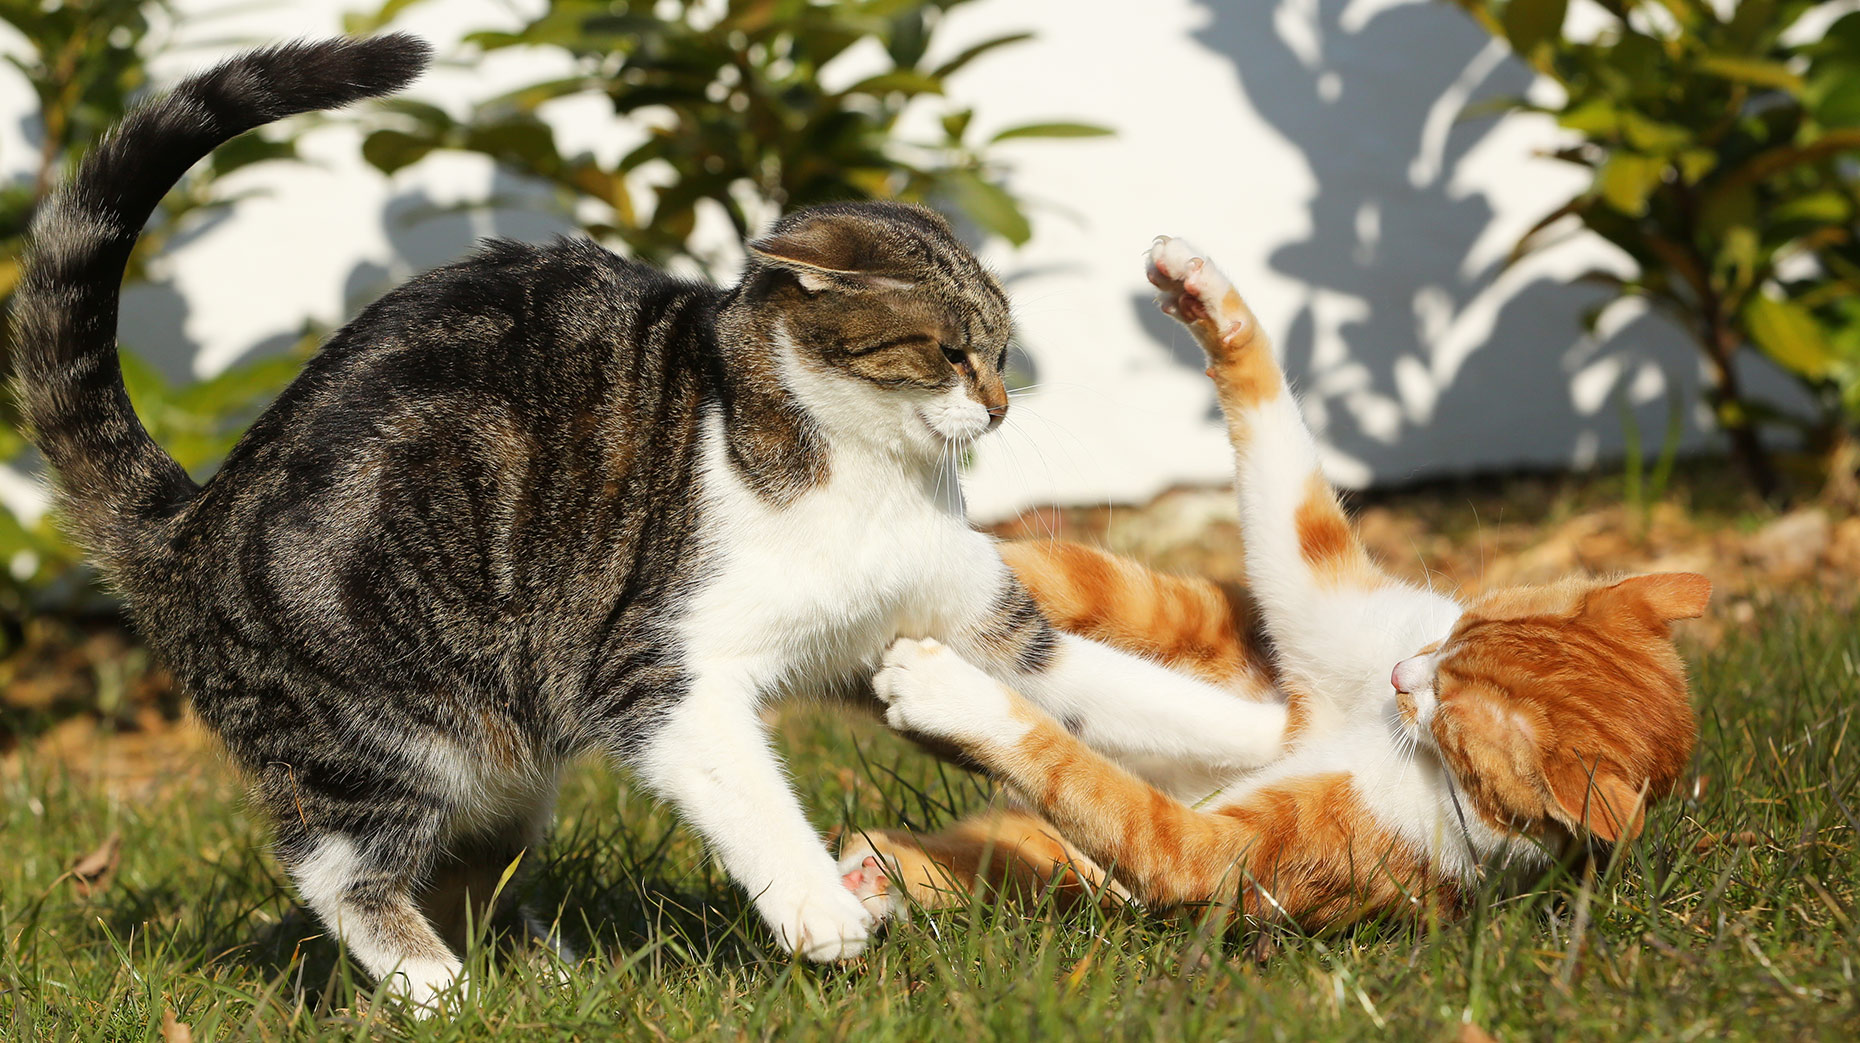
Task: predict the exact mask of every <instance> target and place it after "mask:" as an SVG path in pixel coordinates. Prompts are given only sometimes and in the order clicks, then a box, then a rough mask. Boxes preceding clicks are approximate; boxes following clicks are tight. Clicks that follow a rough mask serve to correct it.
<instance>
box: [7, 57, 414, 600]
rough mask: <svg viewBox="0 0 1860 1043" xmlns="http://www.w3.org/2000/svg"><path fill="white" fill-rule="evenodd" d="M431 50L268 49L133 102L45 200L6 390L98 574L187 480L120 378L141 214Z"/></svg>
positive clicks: (171, 503)
mask: <svg viewBox="0 0 1860 1043" xmlns="http://www.w3.org/2000/svg"><path fill="white" fill-rule="evenodd" d="M430 53H431V49H430V48H429V47H428V46H427V45H426V43H425V42H424V41H421V40H419V39H416V38H414V37H411V36H406V35H403V34H399V33H393V34H387V35H383V36H376V37H372V38H369V39H354V40H325V41H317V42H299V43H289V44H283V45H280V46H276V47H267V48H264V49H262V50H257V51H252V52H249V53H247V54H242V55H240V56H238V57H236V58H233V59H231V60H229V61H227V62H224V63H223V64H221V65H218V66H216V67H214V68H212V69H210V70H208V71H206V72H204V73H200V74H199V75H196V76H193V77H191V78H189V79H187V80H184V81H182V83H181V84H180V85H179V86H177V87H175V88H174V89H173V90H171V91H169V92H168V93H167V94H165V95H163V96H161V97H159V98H156V99H154V100H152V101H149V102H147V103H145V104H143V105H141V106H139V107H138V108H136V109H135V110H134V111H133V112H131V113H130V114H129V115H128V116H127V117H126V118H125V119H124V120H123V122H122V123H121V124H119V125H118V126H117V128H116V129H115V130H114V131H113V132H112V133H111V134H110V135H109V136H107V137H106V138H104V139H103V140H102V141H100V142H98V143H97V145H96V146H95V147H93V148H92V149H91V150H90V152H89V153H88V154H86V155H85V157H84V160H83V162H82V163H81V164H80V165H79V167H78V170H77V174H76V175H75V176H74V177H72V178H71V180H70V181H68V182H67V183H65V184H64V185H63V186H62V187H60V188H59V189H58V191H57V192H55V193H54V194H53V195H52V196H51V198H50V199H49V200H47V201H46V203H45V204H44V205H43V206H42V207H41V208H40V210H39V213H38V216H37V217H36V218H35V219H34V221H33V225H32V245H31V248H30V251H29V253H28V254H27V257H26V261H25V274H24V276H23V277H22V279H21V281H20V286H19V292H18V294H17V295H16V296H15V297H14V299H13V323H14V344H15V357H14V364H15V372H16V374H17V375H16V377H15V393H16V394H17V396H18V398H19V404H20V412H21V414H22V415H23V416H24V418H25V421H26V424H27V426H28V429H29V430H30V431H31V433H32V438H33V441H34V442H35V443H36V444H37V445H38V447H39V450H40V452H42V453H44V454H45V459H46V461H47V462H48V463H50V464H51V466H52V469H53V471H54V472H55V488H56V495H57V500H58V505H59V508H60V510H61V511H62V512H63V514H64V521H65V525H66V528H67V530H68V531H70V532H71V534H72V535H73V536H74V537H76V538H77V539H78V541H79V542H80V543H82V544H84V545H85V547H86V549H88V550H89V551H90V552H91V554H92V555H93V556H94V560H95V561H96V562H97V564H98V565H99V566H100V567H101V568H102V569H103V570H104V572H105V574H106V575H108V574H110V573H112V572H115V571H117V570H118V569H121V568H122V567H124V566H126V565H128V564H129V563H130V562H131V561H133V560H134V558H135V557H137V555H136V553H135V551H136V549H137V547H138V545H139V544H140V543H142V542H144V541H145V540H146V530H147V528H148V526H149V524H150V523H151V522H153V521H155V520H158V519H160V518H163V517H166V516H168V515H170V514H172V513H173V512H174V511H175V510H177V509H178V508H180V507H181V506H182V505H183V504H184V503H186V502H187V500H188V499H190V498H191V497H192V496H193V494H194V493H195V492H196V491H197V487H196V486H195V485H194V482H193V481H192V479H190V478H189V477H188V476H187V473H186V472H185V471H183V470H182V469H181V467H180V465H179V464H177V463H175V461H174V459H173V458H172V457H170V456H169V455H168V454H167V453H166V452H164V451H163V450H162V448H161V446H159V445H157V444H155V441H154V439H152V438H150V437H149V434H148V432H147V431H146V430H144V429H143V427H142V422H141V421H140V420H139V419H137V417H136V414H135V410H134V409H133V408H132V407H131V406H130V403H129V394H128V392H127V391H126V390H125V389H124V387H123V375H122V369H121V366H120V365H119V364H118V361H117V356H116V312H117V302H118V297H119V296H120V293H121V286H122V278H123V269H124V266H125V265H126V264H127V263H128V261H129V255H130V251H131V250H132V249H134V247H135V245H136V239H137V237H138V236H140V235H141V232H142V226H143V225H144V224H145V223H146V222H147V221H148V218H149V215H150V214H151V213H153V212H154V210H155V207H156V205H157V204H158V203H160V202H161V198H162V196H164V195H166V194H167V192H168V189H170V188H172V187H173V186H174V184H175V182H177V181H179V180H180V179H181V175H183V174H185V173H186V172H187V168H189V167H191V166H193V165H194V164H195V163H196V162H198V161H199V160H200V159H202V158H203V157H205V156H206V155H207V154H208V153H210V152H212V151H213V150H214V149H215V148H217V147H218V146H219V145H221V144H222V143H224V142H226V141H229V140H231V139H232V138H234V137H236V136H238V135H240V134H243V133H245V132H246V131H248V130H251V129H253V128H255V127H259V126H262V125H264V124H266V123H270V122H272V121H273V120H278V119H282V118H284V117H285V116H290V115H294V114H296V113H300V112H310V111H313V110H317V109H330V108H335V107H338V106H341V105H346V104H349V103H350V102H353V101H359V100H360V99H363V98H368V97H374V96H377V95H382V94H390V93H392V92H394V91H397V90H399V89H400V88H402V87H404V86H406V85H407V84H408V83H409V82H411V81H412V80H413V79H414V78H415V77H416V76H418V75H419V74H420V72H421V70H423V69H424V68H425V67H426V62H427V58H428V57H429V55H430Z"/></svg>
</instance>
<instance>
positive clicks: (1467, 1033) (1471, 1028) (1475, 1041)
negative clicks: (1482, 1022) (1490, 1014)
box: [1453, 1021, 1498, 1043]
mask: <svg viewBox="0 0 1860 1043" xmlns="http://www.w3.org/2000/svg"><path fill="white" fill-rule="evenodd" d="M1453 1043H1498V1040H1496V1039H1493V1038H1492V1034H1491V1033H1490V1032H1487V1031H1486V1030H1484V1029H1482V1028H1480V1027H1479V1026H1477V1025H1475V1024H1473V1023H1472V1022H1470V1021H1462V1022H1460V1031H1459V1033H1458V1034H1457V1035H1455V1036H1454V1037H1453Z"/></svg>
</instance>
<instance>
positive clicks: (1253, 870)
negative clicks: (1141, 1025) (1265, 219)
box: [841, 238, 1710, 929]
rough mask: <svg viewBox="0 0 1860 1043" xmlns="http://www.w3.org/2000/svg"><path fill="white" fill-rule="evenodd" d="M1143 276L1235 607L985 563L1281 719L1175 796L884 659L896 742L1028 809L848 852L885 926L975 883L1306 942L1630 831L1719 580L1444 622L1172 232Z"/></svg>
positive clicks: (1231, 295) (1127, 576)
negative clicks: (1244, 763) (1233, 505)
mask: <svg viewBox="0 0 1860 1043" xmlns="http://www.w3.org/2000/svg"><path fill="white" fill-rule="evenodd" d="M1149 276H1150V280H1151V281H1152V282H1153V283H1155V284H1156V286H1157V287H1158V288H1159V289H1160V291H1161V294H1160V302H1161V304H1162V307H1163V310H1165V311H1167V312H1169V313H1170V314H1171V315H1174V316H1176V317H1177V318H1178V319H1180V320H1181V321H1182V322H1183V323H1184V324H1185V325H1186V326H1187V327H1188V328H1189V329H1190V330H1191V331H1192V332H1193V334H1194V336H1195V338H1196V340H1197V341H1198V342H1199V343H1200V344H1201V346H1202V348H1203V349H1204V350H1205V351H1206V353H1207V357H1208V360H1209V370H1208V372H1209V375H1210V376H1212V377H1213V379H1214V382H1215V385H1216V387H1217V389H1218V391H1219V395H1220V401H1221V406H1222V409H1223V410H1224V412H1225V414H1226V417H1227V423H1228V430H1229V433H1230V437H1231V439H1232V442H1233V447H1234V454H1235V469H1236V472H1237V476H1238V485H1239V495H1240V505H1241V522H1242V528H1243V534H1244V539H1245V544H1246V559H1245V560H1246V580H1247V584H1246V587H1245V588H1244V589H1229V588H1222V587H1220V586H1217V585H1216V584H1213V583H1211V582H1208V581H1205V580H1199V579H1187V578H1181V577H1174V576H1163V575H1158V574H1155V573H1152V572H1150V571H1148V570H1146V569H1144V568H1143V567H1141V566H1139V565H1137V564H1135V563H1133V562H1129V561H1124V560H1121V559H1118V558H1116V557H1113V556H1111V555H1108V554H1105V553H1102V552H1100V551H1096V550H1092V549H1089V548H1085V547H1079V546H1072V545H1066V544H1020V545H1010V546H1008V547H1005V548H1004V556H1005V557H1006V559H1007V561H1008V562H1009V564H1010V565H1011V566H1012V567H1013V568H1014V570H1015V571H1016V572H1017V573H1018V574H1019V576H1020V578H1021V580H1022V581H1023V582H1024V583H1025V584H1026V585H1027V587H1028V588H1029V589H1030V590H1031V591H1032V593H1033V595H1034V597H1035V599H1036V600H1037V601H1038V602H1039V604H1040V607H1041V608H1042V610H1044V611H1045V612H1046V614H1047V615H1048V617H1049V618H1050V619H1051V620H1052V621H1053V622H1054V623H1055V624H1056V625H1058V626H1059V627H1061V628H1062V629H1065V630H1068V631H1071V632H1073V633H1077V634H1080V635H1085V636H1090V637H1092V638H1096V639H1098V640H1102V641H1105V642H1107V643H1110V644H1113V645H1117V646H1120V647H1122V648H1124V649H1126V650H1129V651H1133V652H1137V653H1140V654H1144V655H1147V656H1150V657H1153V658H1156V659H1159V660H1161V661H1162V662H1165V663H1167V664H1169V665H1170V666H1172V667H1174V668H1177V669H1180V670H1182V671H1184V672H1186V673H1190V674H1194V675H1197V676H1199V677H1202V678H1204V679H1208V680H1213V681H1216V682H1217V683H1221V684H1223V685H1225V686H1226V687H1228V688H1229V689H1230V690H1232V691H1233V692H1234V693H1235V696H1236V697H1237V698H1243V699H1254V700H1261V701H1283V702H1284V703H1285V705H1286V708H1287V716H1288V724H1287V733H1286V744H1285V750H1284V753H1283V755H1282V756H1280V757H1279V758H1278V759H1277V760H1275V761H1274V762H1272V763H1271V764H1269V765H1267V766H1265V767H1263V768H1259V769H1254V770H1250V771H1245V772H1238V773H1230V774H1229V776H1228V777H1225V778H1220V779H1218V780H1215V781H1214V782H1213V783H1212V784H1209V783H1208V782H1206V781H1202V782H1199V783H1198V782H1197V781H1196V780H1197V778H1198V777H1199V773H1198V772H1197V771H1196V770H1195V768H1196V766H1194V765H1184V766H1183V767H1185V768H1187V769H1188V770H1186V771H1184V772H1180V773H1176V774H1173V775H1172V774H1171V773H1170V772H1168V771H1167V770H1164V769H1165V768H1166V766H1162V765H1155V764H1148V765H1135V764H1129V763H1119V762H1117V761H1113V760H1112V759H1109V758H1107V757H1105V756H1104V755H1102V754H1100V753H1098V752H1096V751H1094V750H1092V749H1090V748H1088V747H1087V746H1086V745H1084V744H1083V743H1081V742H1080V741H1079V740H1078V739H1077V738H1075V737H1074V736H1073V735H1072V734H1071V733H1070V732H1069V731H1068V728H1067V726H1066V725H1065V724H1064V723H1062V722H1060V721H1057V720H1054V719H1053V718H1052V717H1049V716H1047V715H1046V714H1045V713H1042V712H1041V711H1040V710H1039V709H1038V708H1036V707H1035V706H1034V705H1033V704H1032V703H1031V702H1029V701H1028V700H1026V699H1024V698H1022V697H1021V696H1020V695H1019V694H1017V693H1016V692H1014V691H1013V690H1011V689H1010V688H1008V687H1006V686H1004V685H1002V684H1000V683H998V682H996V681H995V680H993V679H991V678H990V677H989V676H988V675H987V674H985V673H983V672H982V671H981V670H979V669H977V668H976V667H974V666H971V665H969V664H968V663H967V662H965V661H964V660H963V659H962V658H960V657H959V656H958V655H957V654H956V653H955V652H953V651H951V650H949V649H948V648H946V647H944V646H942V645H940V644H938V643H936V642H934V641H912V640H906V641H900V642H898V643H897V644H896V645H894V646H893V647H892V649H891V651H890V653H889V654H888V656H887V658H886V663H885V666H884V668H883V670H882V671H881V672H880V673H879V674H878V676H877V677H876V678H875V680H874V686H875V688H876V691H877V693H878V696H879V698H880V699H881V700H882V701H884V702H885V703H886V704H887V706H888V709H887V711H886V719H887V720H888V721H889V723H890V724H891V725H892V726H893V727H895V728H898V729H901V730H904V731H906V732H910V733H914V734H918V735H923V736H928V737H930V738H932V739H935V740H940V741H943V742H947V743H952V744H954V745H955V746H957V747H958V748H959V749H960V750H961V751H962V752H963V753H964V754H966V755H967V756H968V757H969V758H971V759H973V760H974V761H975V762H977V763H979V764H980V765H982V766H983V767H984V768H986V769H987V770H988V771H989V772H990V773H992V774H993V775H994V776H995V777H996V778H998V779H1000V780H1001V781H1002V782H1003V783H1005V784H1006V785H1007V787H1008V788H1009V790H1010V791H1011V792H1012V793H1013V794H1014V795H1015V796H1017V797H1018V798H1019V799H1020V800H1021V801H1023V802H1024V804H1025V807H1026V808H1027V809H1028V810H1026V811H1018V810H1016V811H997V812H992V813H988V814H985V815H982V816H980V817H977V818H972V819H970V820H966V821H964V822H961V823H958V824H957V825H955V826H954V827H952V828H950V829H948V830H946V831H943V832H941V833H937V834H934V835H928V836H915V835H911V834H907V833H902V832H898V831H882V832H881V831H875V832H869V833H862V834H858V835H854V836H851V837H849V838H848V841H847V843H846V844H845V845H844V847H843V849H842V859H841V868H842V870H844V871H845V872H846V876H845V883H846V885H847V886H848V887H849V888H851V889H853V890H854V891H855V892H856V893H858V894H859V895H860V896H861V897H862V898H863V899H864V900H865V901H866V903H867V905H868V906H870V907H872V908H873V909H874V911H875V913H876V914H877V915H880V916H885V915H890V916H899V915H902V914H904V913H905V912H906V911H907V909H908V906H909V903H910V901H915V902H917V903H921V904H923V905H926V906H932V907H934V906H939V905H948V904H952V903H959V902H963V901H966V900H967V898H966V892H967V891H968V890H970V889H971V888H973V887H975V886H977V885H980V884H985V885H989V886H992V887H997V888H1004V889H1006V890H1007V891H1009V892H1013V893H1019V894H1022V895H1025V894H1032V893H1035V892H1037V891H1040V890H1042V889H1045V888H1048V887H1050V888H1053V889H1055V891H1056V894H1057V897H1058V899H1059V900H1060V901H1061V902H1062V903H1064V902H1067V901H1075V900H1078V899H1081V898H1087V899H1094V900H1103V899H1105V898H1107V897H1109V898H1112V899H1126V900H1129V899H1134V900H1135V901H1137V902H1139V903H1141V904H1142V905H1143V906H1145V907H1147V908H1149V909H1154V910H1167V909H1173V908H1178V907H1183V906H1191V905H1211V906H1214V907H1216V908H1217V909H1220V910H1223V911H1225V912H1228V913H1232V912H1239V913H1242V914H1244V915H1246V916H1249V917H1264V918H1272V919H1280V920H1284V921H1290V922H1293V923H1296V924H1299V925H1301V926H1303V927H1305V928H1308V929H1319V928H1325V927H1335V926H1340V925H1342V924H1345V923H1348V922H1350V921H1353V920H1357V919H1361V918H1365V917H1376V916H1383V915H1394V916H1402V917H1406V916H1419V915H1422V914H1423V913H1425V912H1428V911H1436V912H1441V913H1446V914H1451V913H1452V912H1453V911H1454V910H1455V909H1456V907H1457V906H1458V904H1459V899H1460V897H1461V895H1462V894H1463V891H1464V888H1465V887H1466V886H1467V885H1468V884H1469V883H1470V882H1471V881H1472V880H1473V879H1474V878H1475V877H1476V875H1477V874H1478V873H1479V872H1480V870H1481V867H1482V866H1485V865H1490V864H1496V863H1499V862H1506V863H1508V864H1510V865H1512V866H1519V865H1521V864H1522V865H1524V866H1529V865H1531V864H1539V863H1542V862H1543V861H1545V860H1546V859H1548V858H1549V857H1550V856H1551V854H1552V853H1553V852H1555V851H1556V850H1557V849H1559V848H1561V847H1562V846H1563V845H1564V844H1565V843H1567V842H1569V841H1571V840H1573V839H1575V838H1578V837H1582V836H1587V837H1591V838H1594V839H1595V840H1598V841H1601V842H1603V843H1607V844H1613V843H1615V842H1618V841H1621V840H1624V839H1628V838H1631V837H1633V836H1634V835H1635V834H1636V833H1637V832H1638V831H1639V829H1640V827H1641V823H1642V816H1643V813H1644V810H1645V806H1646V804H1647V802H1648V801H1650V800H1652V799H1655V798H1658V797H1660V796H1663V795H1665V794H1666V793H1668V792H1669V791H1670V790H1671V789H1672V788H1673V786H1674V784H1675V782H1676V781H1677V779H1678V777H1679V774H1680V772H1681V771H1682V770H1683V769H1684V767H1685V765H1686V763H1687V761H1688V758H1689V757H1690V754H1691V750H1692V745H1693V740H1694V736H1695V734H1696V731H1697V726H1696V722H1695V720H1694V717H1693V713H1692V709H1691V705H1690V702H1689V701H1688V697H1687V690H1686V678H1685V673H1684V669H1683V667H1682V665H1681V662H1680V659H1679V656H1678V655H1677V654H1676V653H1675V652H1674V650H1673V647H1672V644H1671V641H1670V627H1671V624H1672V622H1673V621H1674V620H1679V619H1688V618H1692V617H1695V616H1698V615H1699V614H1700V613H1701V612H1703V611H1704V608H1705V604H1706V601H1707V599H1708V598H1709V596H1710V584H1709V583H1708V582H1707V581H1706V580H1705V579H1704V578H1703V577H1701V576H1697V575H1691V574H1662V575H1652V576H1640V577H1635V578H1632V579H1626V580H1621V581H1618V582H1605V581H1595V580H1586V579H1579V580H1570V581H1567V582H1564V583H1561V584H1557V585H1553V586H1547V587H1524V588H1515V589H1509V590H1501V591H1497V592H1494V593H1491V594H1487V595H1485V596H1483V597H1481V598H1478V599H1476V600H1474V601H1472V602H1471V603H1470V604H1461V603H1460V602H1458V601H1455V600H1453V599H1452V598H1450V597H1447V596H1444V595H1442V594H1439V593H1435V592H1432V591H1428V590H1422V589H1418V588H1416V587H1414V586H1412V585H1409V584H1407V583H1404V582H1401V581H1398V580H1396V579H1393V578H1391V577H1389V576H1388V575H1386V574H1384V573H1383V572H1382V571H1380V570H1379V569H1378V568H1377V567H1376V565H1375V564H1374V563H1373V562H1372V561H1371V560H1370V557H1369V555H1368V554H1367V553H1366V552H1365V550H1364V549H1363V546H1362V544H1361V543H1360V542H1359V541H1358V539H1357V537H1356V534H1355V532H1354V531H1353V529H1352V528H1351V525H1350V523H1349V521H1348V519H1347V518H1346V517H1345V515H1344V513H1343V511H1342V510H1341V509H1340V508H1339V506H1338V502H1337V498H1336V496H1335V494H1334V492H1333V491H1332V489H1331V487H1330V485H1329V484H1328V483H1327V482H1326V481H1325V479H1324V477H1323V475H1322V473H1321V472H1320V471H1319V469H1318V458H1317V454H1316V448H1315V444H1314V442H1313V440H1312V437H1311V435H1310V433H1309V431H1307V429H1306V428H1305V425H1304V422H1303V420H1302V419H1301V416H1300V413H1299V410H1298V405H1297V402H1296V401H1295V400H1294V398H1293V397H1292V395H1291V393H1290V390H1289V389H1288V387H1287V385H1286V381H1285V376H1284V374H1283V373H1282V372H1281V371H1280V367H1279V364H1278V362H1277V361H1276V360H1275V358H1274V356H1273V351H1272V347H1271V345H1270V343H1269V342H1268V340H1267V338H1266V336H1265V335H1264V334H1263V333H1261V331H1260V330H1259V327H1258V324H1257V321H1256V320H1255V319H1254V317H1253V314H1252V312H1251V311H1250V310H1249V309H1248V308H1247V306H1246V303H1245V302H1244V301H1243V300H1242V299H1241V297H1240V295H1239V294H1238V293H1237V292H1236V291H1235V290H1234V288H1233V287H1232V285H1230V284H1229V282H1228V280H1227V279H1226V278H1225V277H1224V276H1223V275H1222V274H1221V273H1220V272H1219V271H1218V270H1217V269H1216V268H1215V267H1214V266H1213V265H1212V264H1209V263H1208V262H1207V261H1205V260H1203V259H1202V258H1199V257H1197V256H1195V254H1194V253H1193V251H1192V250H1191V249H1190V248H1189V247H1188V246H1187V245H1186V244H1184V243H1183V242H1182V241H1181V240H1175V239H1168V238H1162V239H1159V240H1157V242H1156V244H1155V246H1154V248H1153V249H1152V250H1151V252H1150V258H1149ZM1132 697H1133V698H1139V697H1140V693H1132ZM1133 768H1134V769H1135V770H1132V769H1133ZM1105 867H1112V868H1113V869H1114V876H1113V875H1107V873H1106V871H1105Z"/></svg>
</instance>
